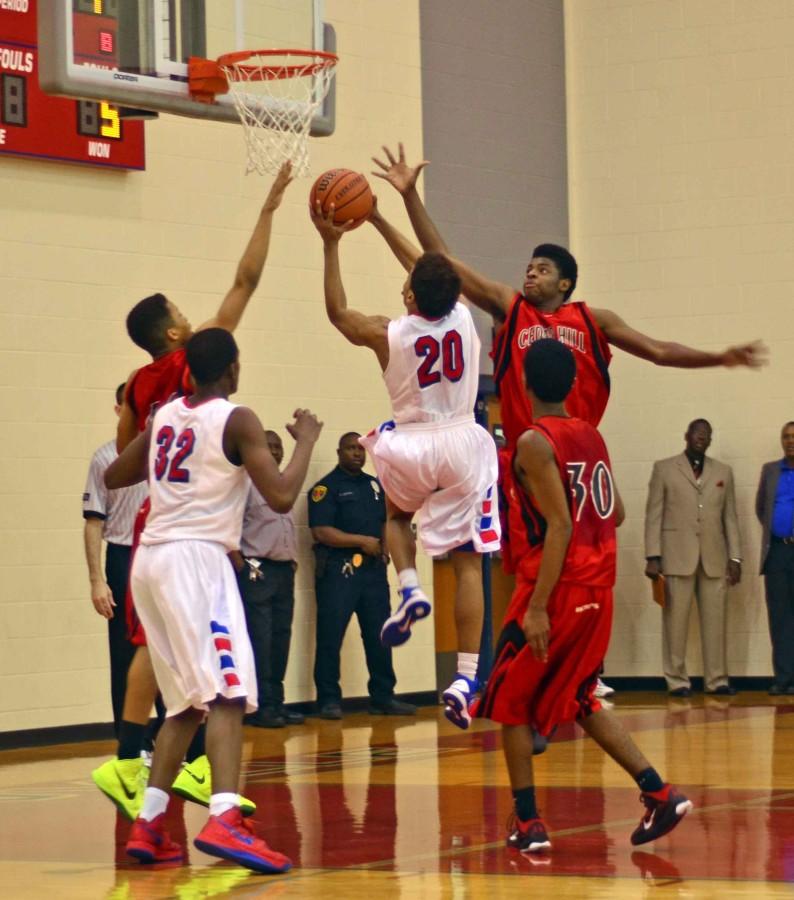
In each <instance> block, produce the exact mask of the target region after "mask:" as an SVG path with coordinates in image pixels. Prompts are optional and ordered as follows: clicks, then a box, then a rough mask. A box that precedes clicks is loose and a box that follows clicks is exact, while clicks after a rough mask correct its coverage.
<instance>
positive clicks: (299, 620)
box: [0, 0, 435, 731]
mask: <svg viewBox="0 0 794 900" xmlns="http://www.w3.org/2000/svg"><path fill="white" fill-rule="evenodd" d="M326 18H327V20H328V21H330V22H331V23H333V24H334V25H335V27H336V30H337V36H338V44H339V49H340V53H341V54H342V55H343V62H342V64H341V66H340V69H339V74H338V76H337V79H338V106H337V117H338V125H337V132H336V134H335V135H334V136H333V137H332V138H330V139H326V140H322V141H320V140H317V141H313V155H314V161H313V168H314V171H315V172H321V171H323V170H324V169H327V168H330V167H332V166H338V165H345V166H349V167H351V168H358V169H361V170H363V171H368V170H369V169H370V168H371V166H370V163H369V157H370V155H371V154H372V153H374V152H376V151H377V150H378V148H379V147H380V145H381V143H383V142H386V141H388V142H391V143H393V142H395V141H396V140H397V139H400V138H401V139H404V140H405V141H406V143H407V144H408V145H409V146H411V147H414V148H420V149H421V146H422V133H421V91H420V83H421V82H420V69H419V65H420V62H419V16H418V6H417V2H416V0H400V3H399V4H397V5H396V6H394V5H392V4H387V3H367V4H361V3H357V2H355V0H327V2H326ZM146 132H147V133H146V138H147V171H146V172H145V173H131V174H121V173H115V172H102V171H97V170H89V169H82V168H78V167H70V166H66V165H49V164H43V163H35V162H28V161H21V160H20V161H15V160H12V159H7V158H4V159H2V161H0V205H1V206H2V211H3V222H4V227H3V229H2V233H0V260H2V264H1V265H0V298H1V299H0V303H1V304H2V306H1V307H0V342H1V343H0V349H2V354H0V373H1V375H0V385H2V404H0V421H2V441H1V442H0V448H2V449H1V450H0V452H1V453H2V455H3V457H4V458H3V460H2V465H0V479H2V495H3V502H2V505H1V506H0V509H2V513H1V515H2V523H1V524H0V530H1V531H2V534H1V535H0V585H2V587H0V676H2V677H0V731H3V730H11V729H24V728H37V727H47V726H56V725H66V724H73V723H84V722H99V721H109V719H110V700H109V683H108V681H109V680H108V674H107V663H106V657H107V649H106V638H105V626H104V622H103V621H102V620H101V619H100V618H99V617H98V616H97V615H96V613H94V611H93V609H92V606H91V602H90V596H89V591H88V581H87V575H86V568H85V563H84V561H83V550H82V521H81V518H80V494H81V492H82V489H83V483H84V479H85V474H86V469H87V465H88V460H89V458H90V456H91V453H92V452H93V450H94V449H95V447H96V446H98V445H99V444H101V443H103V442H104V441H106V440H107V439H108V438H109V437H110V436H111V434H112V433H113V430H114V427H115V423H114V420H113V409H112V403H113V398H112V393H113V390H114V388H115V386H116V384H117V383H118V382H120V381H122V380H123V379H124V378H126V376H127V375H128V374H129V372H130V371H131V370H132V369H133V368H134V367H137V366H139V365H141V364H143V363H145V362H146V361H147V360H146V359H145V358H144V356H143V355H142V354H141V353H140V352H138V351H136V349H135V348H134V347H133V346H132V345H131V344H130V342H129V340H128V338H127V336H126V333H125V331H124V327H123V320H124V316H125V315H126V312H127V310H128V309H129V307H130V306H131V305H132V304H133V303H135V302H136V301H137V300H138V299H140V298H141V297H142V296H144V295H146V294H148V293H151V292H152V291H155V290H162V291H163V292H165V293H166V294H167V295H168V296H169V297H170V298H172V299H173V300H174V302H175V303H177V304H178V305H179V306H180V307H181V308H182V309H183V310H184V311H185V312H186V314H187V315H188V317H189V318H190V319H191V321H192V322H193V323H194V324H197V323H199V322H201V321H202V320H204V319H206V318H208V317H209V316H210V315H211V314H212V313H213V312H214V310H215V308H216V306H217V304H218V302H219V301H220V298H221V297H222V296H223V294H224V292H225V291H226V289H227V288H228V287H229V285H230V283H231V279H232V276H233V274H234V269H235V265H236V262H237V259H238V258H239V255H240V253H241V252H242V249H243V247H244V245H245V242H246V240H247V237H248V234H249V231H250V229H251V227H252V226H253V223H254V221H255V218H256V215H257V212H258V209H259V206H260V204H261V202H262V200H263V198H264V195H265V193H266V191H267V188H268V186H269V179H265V180H262V179H260V178H259V177H258V176H249V177H248V178H246V177H245V176H244V175H243V171H244V148H243V139H242V135H241V133H240V131H239V129H238V128H236V127H235V126H231V125H218V124H213V123H205V122H195V121H191V120H187V119H180V118H176V117H173V116H167V115H163V116H161V118H160V120H159V121H157V122H152V123H149V124H147V126H146ZM308 189H309V183H308V182H306V181H303V182H299V183H297V184H295V185H294V186H292V187H291V188H290V189H289V193H288V196H287V199H286V202H285V206H284V208H283V209H282V210H280V211H279V213H278V214H277V218H276V223H275V234H274V239H273V242H272V246H271V252H270V262H269V264H268V266H267V268H266V271H265V275H264V277H263V280H262V283H261V286H260V288H259V291H258V292H257V294H256V296H255V297H254V299H253V300H252V302H251V306H250V308H249V311H248V312H247V314H246V317H245V319H244V323H243V326H242V327H241V329H240V330H239V332H238V337H239V342H240V345H241V349H242V361H243V377H242V385H241V392H240V394H239V396H238V399H239V400H240V401H241V402H244V403H249V404H250V405H251V406H253V408H254V409H255V410H256V411H257V412H258V413H259V414H260V416H261V417H262V419H263V420H264V421H265V423H266V424H267V425H269V426H271V427H273V428H276V429H277V430H279V431H280V432H281V433H282V434H283V433H284V432H283V423H285V422H286V421H288V419H289V417H290V414H291V412H292V410H293V409H294V408H295V407H296V406H298V405H308V406H310V407H311V408H313V409H315V410H316V411H317V412H318V413H319V414H320V416H321V417H322V418H323V419H324V420H325V423H326V425H325V430H324V433H323V436H322V438H321V441H320V443H319V445H318V447H317V451H316V454H315V459H314V462H313V463H312V467H311V472H310V479H311V480H314V479H316V478H319V477H320V476H321V475H323V474H324V473H325V472H326V471H328V470H329V469H331V468H332V467H333V465H335V462H336V457H335V453H334V448H335V447H336V442H337V439H338V437H339V435H340V434H341V433H342V432H344V431H347V430H350V429H356V430H360V431H365V430H368V429H369V428H370V427H372V426H373V425H375V424H377V423H378V422H380V421H382V420H383V419H384V418H387V417H388V412H389V408H388V404H387V400H386V395H385V391H384V390H383V387H382V384H381V381H380V378H379V377H378V374H377V364H376V362H375V360H374V357H372V354H370V353H368V352H367V351H365V350H363V349H357V348H354V347H351V346H349V345H347V344H346V343H345V342H344V340H343V339H342V338H341V336H339V335H338V334H337V333H336V332H334V331H332V329H331V327H330V326H329V325H328V323H327V322H326V320H325V317H324V312H323V306H322V276H321V267H322V254H321V249H320V243H319V240H318V239H317V237H316V235H315V233H314V230H313V228H312V226H311V223H310V221H309V218H308V216H307V213H306V199H307V194H308ZM381 193H383V194H384V203H383V206H384V208H385V209H386V210H387V211H389V212H394V213H395V214H397V213H398V212H399V211H400V210H399V207H398V203H397V199H396V195H395V197H390V196H388V193H389V192H387V191H382V192H381ZM400 221H402V220H400ZM375 238H376V235H375V233H374V231H372V232H371V231H370V230H369V229H367V228H364V229H361V230H360V231H357V232H356V233H354V234H352V235H350V236H348V237H346V238H345V240H344V242H343V248H342V261H343V271H344V273H345V274H346V285H347V289H348V295H349V299H350V302H351V305H356V306H358V307H359V308H361V309H363V310H365V311H367V312H383V313H391V314H394V315H398V314H399V313H400V311H401V305H400V290H399V289H400V286H401V284H402V277H403V276H402V274H401V270H400V269H399V267H398V266H397V264H396V263H395V262H394V261H393V260H392V258H391V257H390V255H389V254H388V252H387V251H386V250H385V247H384V246H382V245H381V243H379V240H376V239H375ZM286 443H287V450H288V452H289V443H290V442H289V440H287V441H286ZM297 509H298V518H299V521H300V522H301V524H302V526H305V522H306V506H305V499H303V498H302V499H301V500H300V501H299V503H298V506H297ZM309 544H310V541H309V535H308V531H307V530H306V528H305V527H302V528H301V550H302V555H301V560H300V562H301V568H300V572H299V578H298V592H297V604H296V613H295V624H294V642H293V650H292V657H291V660H290V667H289V671H288V675H287V699H288V700H290V701H292V700H306V699H310V698H311V697H312V696H313V684H312V678H311V666H312V661H313V653H314V638H313V627H314V594H313V590H312V563H311V557H310V552H309ZM423 569H424V574H425V576H426V581H427V583H428V585H429V584H430V583H431V578H430V573H429V567H428V566H427V565H426V564H425V563H423ZM343 658H344V663H343V690H344V692H345V694H346V695H348V696H362V695H365V694H366V670H365V667H364V660H363V652H362V649H361V641H360V638H359V637H358V629H357V627H356V625H355V623H354V624H353V625H352V627H351V629H350V635H349V637H348V640H347V642H346V645H345V648H344V657H343ZM395 667H396V670H397V674H398V679H399V681H398V690H400V691H417V690H430V689H433V688H434V687H435V676H434V659H433V628H432V625H431V624H428V625H426V626H424V627H423V628H422V629H418V631H417V634H416V635H415V637H414V639H413V640H412V641H411V643H410V644H409V645H408V646H407V647H405V648H404V649H402V650H400V651H399V652H398V653H396V654H395Z"/></svg>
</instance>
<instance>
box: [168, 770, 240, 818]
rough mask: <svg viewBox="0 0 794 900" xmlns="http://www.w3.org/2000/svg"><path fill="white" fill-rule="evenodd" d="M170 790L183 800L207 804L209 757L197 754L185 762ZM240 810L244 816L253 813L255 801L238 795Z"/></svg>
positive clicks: (209, 783) (210, 787)
mask: <svg viewBox="0 0 794 900" xmlns="http://www.w3.org/2000/svg"><path fill="white" fill-rule="evenodd" d="M171 790H172V791H173V792H174V793H175V794H179V796H180V797H184V798H185V800H191V801H192V802H193V803H200V804H201V805H202V806H209V805H210V797H211V796H212V773H211V771H210V761H209V759H207V757H206V756H197V757H196V758H195V759H194V760H193V762H186V763H185V764H184V765H183V766H182V769H181V770H180V772H179V774H178V775H177V776H176V780H175V781H174V783H173V784H172V785H171ZM240 812H242V814H243V815H244V816H251V815H253V814H254V813H255V812H256V803H254V802H253V801H251V800H246V798H245V797H243V796H242V795H240Z"/></svg>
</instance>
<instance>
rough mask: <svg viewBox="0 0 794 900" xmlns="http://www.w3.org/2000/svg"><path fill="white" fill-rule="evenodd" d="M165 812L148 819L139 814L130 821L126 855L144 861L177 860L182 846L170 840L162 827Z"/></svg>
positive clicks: (180, 857) (181, 852) (179, 858)
mask: <svg viewBox="0 0 794 900" xmlns="http://www.w3.org/2000/svg"><path fill="white" fill-rule="evenodd" d="M164 820H165V813H161V814H160V815H159V816H157V817H156V818H154V819H152V820H151V821H149V820H148V819H142V818H141V817H140V816H138V818H137V819H136V820H135V821H134V822H133V823H132V828H131V829H130V836H129V838H128V839H127V847H126V850H127V855H128V856H132V857H134V858H135V859H139V860H140V861H141V862H144V863H161V862H178V861H179V860H181V859H182V857H183V855H184V854H183V851H182V848H181V847H180V846H179V844H176V843H174V841H172V840H171V837H170V835H169V834H168V832H167V831H166V830H165V828H163V821H164Z"/></svg>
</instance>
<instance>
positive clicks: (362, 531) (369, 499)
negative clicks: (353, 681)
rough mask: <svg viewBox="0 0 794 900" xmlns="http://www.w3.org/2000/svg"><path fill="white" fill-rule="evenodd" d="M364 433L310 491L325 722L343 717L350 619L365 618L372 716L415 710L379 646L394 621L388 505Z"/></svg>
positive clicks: (349, 437) (346, 437)
mask: <svg viewBox="0 0 794 900" xmlns="http://www.w3.org/2000/svg"><path fill="white" fill-rule="evenodd" d="M359 437H360V435H359V434H358V433H357V432H354V431H350V432H348V433H347V434H343V435H342V437H341V438H340V439H339V446H338V448H337V451H336V454H337V458H338V460H339V464H338V465H337V467H336V468H335V469H334V470H333V471H332V472H329V473H328V474H327V475H326V476H325V478H322V479H321V480H320V481H318V482H317V484H315V485H314V487H312V488H311V490H310V491H309V526H310V527H311V530H312V537H313V538H314V540H315V545H314V553H315V590H316V593H317V651H316V652H317V655H316V657H315V661H314V682H315V685H316V686H317V704H318V706H319V708H320V716H321V717H322V718H324V719H341V718H342V706H341V703H342V691H341V689H340V687H339V654H340V651H341V649H342V640H343V639H344V636H345V631H346V629H347V626H348V623H349V622H350V618H351V616H352V615H353V613H355V614H356V615H357V616H358V622H359V627H360V629H361V636H362V638H363V640H364V653H365V654H366V658H367V668H368V670H369V676H370V677H369V682H368V685H367V688H368V690H369V696H370V713H372V714H373V715H392V716H408V715H413V714H414V713H415V712H416V707H415V706H411V705H410V704H408V703H402V702H401V701H399V700H396V699H395V698H394V685H395V684H396V681H397V679H396V677H395V675H394V669H393V667H392V660H391V650H389V649H387V648H385V647H383V646H382V645H381V642H380V630H381V627H382V626H383V623H384V622H385V621H386V619H387V618H388V617H389V615H390V613H391V610H390V607H389V584H388V581H387V579H386V563H387V557H386V554H385V552H384V548H383V543H382V538H383V526H384V523H385V521H386V504H385V499H384V496H383V491H382V490H381V486H380V482H379V481H378V480H377V478H373V477H372V476H371V475H367V474H366V473H365V472H362V468H363V466H364V461H365V459H366V453H365V451H364V448H363V447H362V446H361V445H360V444H359V442H358V438H359Z"/></svg>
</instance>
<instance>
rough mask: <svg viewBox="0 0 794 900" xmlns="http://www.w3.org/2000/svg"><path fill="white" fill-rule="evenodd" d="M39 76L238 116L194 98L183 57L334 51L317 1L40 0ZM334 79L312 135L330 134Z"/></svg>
mask: <svg viewBox="0 0 794 900" xmlns="http://www.w3.org/2000/svg"><path fill="white" fill-rule="evenodd" d="M38 10H39V14H38V23H39V58H40V62H39V81H40V84H41V87H42V88H43V89H44V90H45V91H47V92H48V93H51V94H56V95H60V96H67V97H79V98H83V99H93V100H106V101H109V102H111V103H116V104H118V105H120V106H123V107H132V108H135V109H144V110H153V111H156V112H168V113H175V114H177V115H183V116H191V117H194V118H205V119H215V120H218V121H226V122H237V121H238V116H237V113H236V111H235V109H234V106H233V104H232V102H231V99H230V98H229V97H228V95H220V96H219V97H218V98H217V102H216V103H214V104H206V103H199V102H197V101H195V100H193V99H191V97H190V94H189V91H188V86H187V59H188V57H190V56H203V57H207V58H208V59H215V58H217V57H218V56H220V55H221V54H222V53H229V52H231V51H233V50H256V49H263V48H279V47H280V48H298V49H307V50H328V51H331V52H333V51H334V49H335V37H334V32H333V28H331V26H329V25H326V24H324V23H323V21H322V0H38ZM334 100H335V98H334V85H333V83H332V85H331V91H330V92H329V96H328V97H327V98H326V100H325V102H324V104H323V105H322V106H321V107H320V112H319V113H318V114H316V115H315V117H314V119H313V120H312V127H311V134H312V135H314V136H326V135H329V134H332V133H333V130H334V113H335V103H334Z"/></svg>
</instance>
